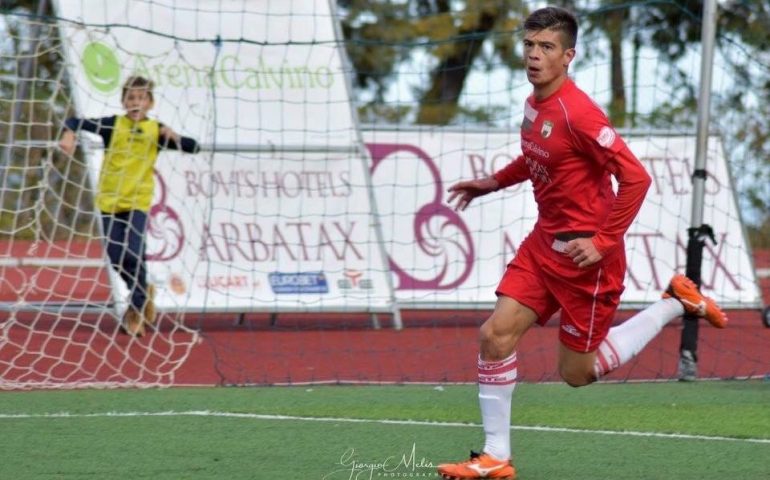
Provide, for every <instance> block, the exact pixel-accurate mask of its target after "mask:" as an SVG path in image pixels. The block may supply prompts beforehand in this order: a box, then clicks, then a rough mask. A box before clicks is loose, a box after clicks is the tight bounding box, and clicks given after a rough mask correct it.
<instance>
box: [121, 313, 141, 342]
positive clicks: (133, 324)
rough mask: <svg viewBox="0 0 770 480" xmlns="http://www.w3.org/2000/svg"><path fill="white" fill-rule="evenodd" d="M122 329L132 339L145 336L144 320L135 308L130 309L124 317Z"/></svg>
mask: <svg viewBox="0 0 770 480" xmlns="http://www.w3.org/2000/svg"><path fill="white" fill-rule="evenodd" d="M121 327H122V328H123V331H124V332H126V333H127V334H129V335H131V336H132V337H141V336H143V335H144V318H143V317H142V314H141V313H139V312H138V311H136V309H134V307H128V310H126V313H125V315H123V324H122V325H121Z"/></svg>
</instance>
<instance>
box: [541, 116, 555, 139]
mask: <svg viewBox="0 0 770 480" xmlns="http://www.w3.org/2000/svg"><path fill="white" fill-rule="evenodd" d="M552 131H553V122H552V121H550V120H546V121H545V122H543V128H541V129H540V135H542V136H543V138H548V137H550V136H551V132H552Z"/></svg>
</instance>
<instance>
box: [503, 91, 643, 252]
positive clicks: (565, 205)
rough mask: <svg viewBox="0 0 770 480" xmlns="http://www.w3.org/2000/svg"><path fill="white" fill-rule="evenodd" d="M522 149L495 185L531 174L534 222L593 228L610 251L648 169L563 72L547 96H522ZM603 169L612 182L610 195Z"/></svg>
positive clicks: (600, 245) (543, 226)
mask: <svg viewBox="0 0 770 480" xmlns="http://www.w3.org/2000/svg"><path fill="white" fill-rule="evenodd" d="M521 150H522V153H523V154H522V155H521V156H519V157H518V158H517V159H516V160H514V161H513V162H511V163H510V164H509V165H507V166H506V167H505V168H503V169H502V170H500V171H498V172H497V173H495V175H494V177H495V179H496V180H497V181H498V183H499V184H500V187H501V188H504V187H508V186H510V185H513V184H516V183H519V182H523V181H525V180H531V181H532V185H533V187H534V192H535V201H536V202H537V207H538V219H537V224H536V225H535V229H536V230H537V229H540V230H541V231H543V232H545V233H547V234H551V235H554V234H557V233H562V232H596V234H595V236H594V237H593V242H594V245H595V246H596V248H597V250H599V252H600V253H601V254H602V255H603V256H605V257H606V256H608V255H610V254H612V253H615V252H616V248H617V247H618V246H620V245H622V243H623V235H624V234H625V232H626V231H627V230H628V227H629V226H630V225H631V222H632V221H633V220H634V217H636V214H637V213H638V212H639V209H640V208H641V206H642V202H643V201H644V196H645V194H646V192H647V189H648V188H649V186H650V183H651V179H650V176H649V175H648V174H647V172H646V171H645V169H644V167H643V166H642V164H641V163H640V162H639V160H638V159H637V158H636V156H635V155H634V154H633V153H631V151H630V150H629V149H628V146H626V143H625V142H624V141H623V139H622V138H620V135H618V134H617V132H616V131H615V129H614V128H613V127H612V125H610V122H609V120H608V119H607V116H606V115H605V114H604V112H602V110H601V109H600V108H599V107H598V106H597V105H596V104H595V103H594V102H593V101H592V100H591V99H590V98H589V97H588V95H586V93H585V92H583V91H582V90H580V89H579V88H578V87H577V85H575V83H574V82H573V81H572V80H571V79H569V78H567V79H566V80H565V81H564V83H563V84H562V85H561V86H560V87H559V90H557V91H556V92H554V93H553V94H552V95H550V96H549V97H547V98H545V99H543V100H536V99H535V98H534V96H530V97H529V98H527V100H526V102H525V103H524V120H523V122H522V124H521ZM610 175H613V176H615V178H616V179H617V181H618V192H617V195H616V194H615V193H614V192H613V190H612V183H611V180H610Z"/></svg>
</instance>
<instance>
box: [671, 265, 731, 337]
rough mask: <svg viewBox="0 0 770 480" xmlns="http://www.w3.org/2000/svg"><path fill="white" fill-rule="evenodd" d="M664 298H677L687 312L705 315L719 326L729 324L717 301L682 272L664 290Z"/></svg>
mask: <svg viewBox="0 0 770 480" xmlns="http://www.w3.org/2000/svg"><path fill="white" fill-rule="evenodd" d="M663 298H676V299H677V300H679V302H681V304H682V306H684V311H685V312H687V313H689V314H691V315H695V316H697V317H703V318H705V319H706V320H708V321H709V323H710V324H712V325H713V326H715V327H717V328H725V327H726V326H727V316H726V315H725V314H724V312H722V309H720V308H719V305H717V302H715V301H714V300H713V299H711V298H709V297H707V296H705V295H703V294H702V293H700V290H698V287H697V286H696V285H695V283H694V282H693V281H692V280H690V279H689V278H687V277H685V276H684V275H682V274H676V275H674V277H673V278H672V279H671V283H669V285H668V288H667V289H666V291H665V292H663Z"/></svg>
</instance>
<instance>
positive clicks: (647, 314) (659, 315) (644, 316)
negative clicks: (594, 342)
mask: <svg viewBox="0 0 770 480" xmlns="http://www.w3.org/2000/svg"><path fill="white" fill-rule="evenodd" d="M683 314H684V307H682V304H681V303H680V302H679V301H678V300H676V299H675V298H664V299H662V300H658V301H657V302H655V303H653V304H652V305H650V306H649V307H647V308H646V309H644V310H642V311H641V312H639V313H637V314H636V315H634V316H633V317H631V318H629V319H628V320H626V321H625V322H623V323H622V324H620V325H618V326H616V327H612V328H610V331H609V333H608V334H607V338H605V339H604V341H603V342H602V343H601V344H600V345H599V349H598V350H597V352H596V363H595V364H594V374H595V375H596V378H597V380H598V379H599V378H601V377H602V376H604V375H606V374H608V373H609V372H611V371H613V370H615V369H616V368H618V367H620V366H621V365H623V364H624V363H626V362H627V361H629V360H631V359H632V358H634V357H635V356H636V355H637V354H638V353H639V352H641V351H642V348H644V346H645V345H647V344H648V343H649V342H650V340H652V339H653V338H655V336H656V335H657V334H658V333H660V331H661V330H662V329H663V327H664V326H665V325H666V324H667V323H668V322H670V321H671V320H673V319H675V318H677V317H679V316H682V315H683Z"/></svg>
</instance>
